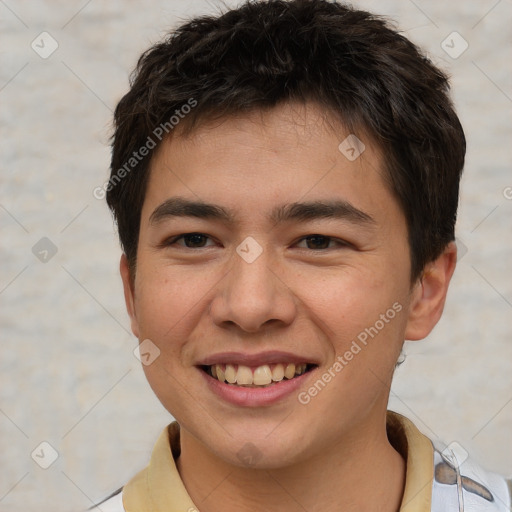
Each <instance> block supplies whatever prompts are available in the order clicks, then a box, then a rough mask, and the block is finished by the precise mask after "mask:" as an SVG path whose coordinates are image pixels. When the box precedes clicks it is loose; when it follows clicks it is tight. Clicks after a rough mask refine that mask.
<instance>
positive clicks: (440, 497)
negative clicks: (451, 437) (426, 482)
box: [432, 443, 511, 512]
mask: <svg viewBox="0 0 512 512" xmlns="http://www.w3.org/2000/svg"><path fill="white" fill-rule="evenodd" d="M456 444H457V443H452V445H456ZM452 445H449V446H448V447H446V448H444V449H442V448H441V447H439V446H436V443H434V481H433V486H432V512H438V511H446V510H467V511H473V510H474V511H478V512H508V511H510V506H511V482H510V480H507V479H506V478H505V477H504V476H502V475H499V474H497V473H493V472H492V471H487V470H485V469H484V468H482V467H481V466H480V465H479V464H478V463H477V462H475V461H474V460H473V459H472V458H471V457H469V456H468V454H467V453H466V452H465V451H464V450H463V449H461V447H458V445H457V446H455V447H454V446H452ZM461 507H462V508H461Z"/></svg>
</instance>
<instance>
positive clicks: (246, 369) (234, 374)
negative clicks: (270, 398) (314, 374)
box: [201, 362, 316, 388]
mask: <svg viewBox="0 0 512 512" xmlns="http://www.w3.org/2000/svg"><path fill="white" fill-rule="evenodd" d="M315 367H316V365H314V364H309V363H299V364H295V363H285V362H284V363H275V364H263V365H260V366H253V367H251V366H245V365H242V364H212V365H203V366H201V368H202V370H203V371H204V372H206V373H207V374H208V375H209V376H210V377H213V378H214V379H217V380H218V381H219V382H222V383H228V384H231V385H233V386H240V387H247V388H265V387H269V386H272V385H274V384H276V383H278V382H281V381H283V380H292V379H294V378H296V377H299V376H301V375H303V374H304V373H307V372H308V371H311V370H312V369H313V368H315Z"/></svg>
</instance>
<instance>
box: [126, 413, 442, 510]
mask: <svg viewBox="0 0 512 512" xmlns="http://www.w3.org/2000/svg"><path fill="white" fill-rule="evenodd" d="M387 429H388V435H389V438H390V442H391V443H392V444H393V446H394V447H395V448H396V450H398V451H399V452H400V453H401V454H402V455H403V456H404V457H405V458H406V459H407V472H406V482H405V490H404V496H403V498H402V504H401V506H400V512H430V509H431V497H432V481H433V475H434V452H433V447H432V443H431V442H430V440H429V439H428V438H427V437H425V436H424V435H423V434H422V433H421V432H420V431H419V430H418V429H417V428H416V427H415V426H414V424H413V423H412V422H411V421H409V420H408V419H407V418H405V417H404V416H401V415H400V414H397V413H395V412H391V411H388V414H387ZM179 453H180V427H179V425H178V423H177V422H176V421H174V422H173V423H171V424H170V425H169V426H168V427H167V428H165V429H164V431H163V432H162V434H160V437H159V438H158V441H157V442H156V444H155V447H154V448H153V453H152V455H151V460H150V462H149V465H148V466H147V467H146V468H145V469H143V470H142V471H140V472H139V473H138V474H137V475H135V477H133V478H132V479H131V480H130V481H129V482H128V484H127V485H125V487H124V488H123V505H124V508H125V510H126V512H141V511H144V512H197V508H196V507H195V505H194V503H193V502H192V499H191V498H190V496H189V495H188V493H187V490H186V489H185V486H184V485H183V482H182V480H181V478H180V475H179V473H178V469H177V468H176V464H175V462H174V461H175V459H176V458H177V457H178V456H179Z"/></svg>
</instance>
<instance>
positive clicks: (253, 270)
mask: <svg viewBox="0 0 512 512" xmlns="http://www.w3.org/2000/svg"><path fill="white" fill-rule="evenodd" d="M268 252H269V251H266V250H264V251H263V252H262V253H261V255H260V256H259V257H258V258H257V259H256V260H255V261H252V262H251V263H249V262H247V261H245V260H244V259H243V258H242V257H240V256H239V255H238V254H235V255H234V263H233V266H232V267H231V270H230V271H229V272H228V273H227V275H226V276H225V278H224V279H222V281H221V282H220V283H219V288H218V290H217V293H216V295H215V297H214V298H213V300H212V303H211V307H210V314H211V316H212V318H213V321H214V323H215V324H216V325H218V326H219V327H224V328H227V327H230V326H231V327H233V326H237V327H238V328H239V329H241V330H243V331H245V332H248V333H256V332H259V331H262V330H263V331H264V330H266V329H269V328H270V327H271V326H275V327H279V326H280V327H283V326H287V325H290V324H291V323H292V322H293V320H294V318H295V315H296V305H297V301H296V300H294V299H295V296H294V294H293V291H292V290H291V288H290V287H289V285H288V284H287V283H285V282H283V280H282V279H281V278H280V277H279V276H278V274H277V270H278V269H277V268H276V267H277V265H276V262H275V259H272V258H270V257H269V254H268ZM272 267H274V268H272Z"/></svg>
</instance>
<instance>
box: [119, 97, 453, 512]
mask: <svg viewBox="0 0 512 512" xmlns="http://www.w3.org/2000/svg"><path fill="white" fill-rule="evenodd" d="M328 121H329V122H328ZM347 135H348V132H346V130H344V128H343V127H342V126H341V125H340V124H339V123H336V121H334V120H327V119H326V114H325V112H323V111H322V110H321V109H320V108H319V107H317V106H315V105H312V104H307V105H305V106H304V105H302V106H301V105H293V104H285V105H283V106H280V107H277V108H275V109H273V110H271V111H268V112H265V113H262V112H256V113H252V114H248V115H244V116H241V117H238V118H227V119H223V120H222V121H217V122H209V123H204V124H202V125H200V126H199V127H197V128H195V129H194V130H193V132H192V133H191V134H189V135H188V136H184V135H180V134H179V132H176V133H175V134H174V136H173V138H171V139H169V140H168V141H166V143H165V144H163V145H162V146H161V147H160V148H159V150H158V152H157V153H156V154H155V155H154V158H153V161H152V167H151V175H150V179H149V184H148V189H147V192H146V197H145V201H144V205H143V209H142V215H141V229H140V235H139V236H140V238H139V246H138V254H137V270H136V275H135V276H130V273H129V270H128V264H127V261H126V258H125V256H123V257H122V258H121V275H122V278H123V283H124V290H125V298H126V304H127V309H128V313H129V315H130V317H131V323H132V330H133V332H134V334H135V336H137V337H138V338H139V339H140V340H145V339H147V338H149V339H150V340H151V341H152V342H153V343H155V344H156V345H157V346H158V347H159V348H160V350H161V354H160V356H159V357H158V358H157V359H156V360H155V361H154V362H153V363H152V364H151V365H148V366H144V371H145V372H146V376H147V379H148V381H149V383H150V385H151V387H152V389H153V390H154V392H155V393H156V395H157V396H158V398H159V399H160V400H161V402H162V404H163V405H164V406H165V407H166V409H167V410H168V411H169V412H170V413H171V414H172V415H173V416H174V417H175V418H176V419H177V420H178V422H179V424H180V426H181V449H182V451H181V456H180V457H179V458H178V460H177V467H178V470H179V472H180V475H181V478H182V479H183V482H184V484H185V486H186V488H187V490H188V492H189V494H190V496H191V497H192V499H193V501H194V503H196V504H197V506H198V508H199V509H200V510H201V512H217V511H218V512H220V511H221V510H222V511H223V512H226V511H227V512H230V511H235V510H236V511H238V512H240V511H242V512H244V511H254V510H267V511H276V512H277V511H282V510H287V511H295V510H297V511H303V510H307V511H308V512H316V511H322V512H326V511H328V512H329V511H335V510H336V511H339V510H343V511H356V510H357V511H358V512H361V511H375V510H380V511H384V512H386V511H396V510H398V509H399V507H400V502H401V497H402V494H403V488H404V479H405V462H404V460H403V459H402V457H401V456H400V455H399V454H398V453H397V452H396V451H395V450H394V448H393V447H392V446H391V445H390V443H389V441H388V439H387V436H386V427H385V416H386V407H387V402H388V395H389V387H390V385H391V379H392V375H393V370H394V367H395V364H396V360H397V357H398V355H399V353H400V350H401V347H402V344H403V340H404V339H410V340H416V339H422V338H424V337H425V336H426V335H427V334H428V333H429V332H430V331H431V330H432V328H433V327H434V326H435V324H436V323H437V321H438V320H439V318H440V316H441V313H442V309H443V306H444V301H445V298H446V293H447V289H448V284H449V281H450V278H451V275H452V273H453V270H454V267H455V261H456V248H455V244H453V243H452V244H449V245H448V246H447V248H446V250H445V252H444V253H443V254H442V255H441V256H440V257H439V258H438V259H437V260H436V261H434V262H431V263H430V264H428V265H427V267H426V268H425V271H424V273H423V275H422V276H421V278H420V279H418V280H417V281H416V282H414V283H411V281H410V268H411V263H410V255H409V246H408V241H407V240H408V239H407V227H406V221H405V217H404V214H403V213H402V211H401V209H400V207H399V205H398V203H397V201H396V200H395V198H394V197H393V195H392V194H391V192H390V191H389V189H388V188H387V186H386V185H385V184H384V181H383V179H382V174H383V172H384V171H383V167H382V163H381V162H382V158H381V155H380V153H379V150H378V148H377V147H376V145H375V144H374V143H372V141H371V140H370V139H369V138H367V137H365V136H364V135H362V134H358V135H359V138H361V139H362V140H363V141H364V143H365V146H366V149H365V151H364V153H362V155H361V156H360V157H359V158H357V159H356V160H355V161H353V162H351V161H349V160H348V159H347V158H346V157H345V156H344V155H343V154H342V153H341V152H340V151H339V150H338V145H339V144H340V142H341V141H342V140H343V139H345V137H346V136H347ZM170 197H183V198H186V199H190V200H198V199H200V200H202V201H206V202H209V203H215V204H218V205H220V206H223V207H224V208H228V209H230V210H232V212H233V215H234V217H235V220H234V222H233V224H232V225H228V224H225V223H224V222H223V221H219V220H212V219H198V218H191V217H173V218H167V219H164V220H162V221H161V222H159V223H153V224H152V223H151V222H150V216H151V214H152V212H153V211H154V210H155V209H156V208H157V207H158V206H159V205H160V204H161V203H163V202H164V201H165V200H167V199H168V198H170ZM332 199H343V200H345V201H348V202H350V203H351V204H352V205H353V206H355V207H356V208H358V209H359V210H362V211H364V212H365V213H366V214H368V215H369V216H371V217H372V218H373V223H370V224H369V225H367V224H364V225H362V224H360V223H356V222H353V221H351V220H350V219H316V220H312V221H307V222H303V221H291V222H286V223H283V224H275V223H271V222H269V221H268V220H267V218H266V215H267V214H268V212H270V211H271V210H272V208H274V207H275V206H276V205H282V204H285V203H292V202H296V201H315V200H323V201H327V200H332ZM191 232H196V233H197V232H198V233H204V234H205V235H207V236H208V237H210V238H204V239H203V238H200V240H202V245H204V246H203V247H197V242H196V246H192V247H187V246H186V243H189V245H190V240H189V242H186V241H185V240H184V239H183V238H181V239H180V240H179V241H177V242H176V243H175V244H174V245H169V244H168V245H165V243H164V242H165V241H166V240H168V239H169V238H170V237H172V236H177V235H180V234H183V233H191ZM314 234H319V235H323V236H325V237H332V238H331V240H330V241H329V239H321V240H323V241H324V242H325V244H322V243H320V244H319V245H320V248H317V247H318V244H316V245H315V244H311V243H310V241H309V242H308V241H306V240H305V239H304V238H305V237H307V236H309V235H314ZM248 236H251V237H253V238H254V239H255V240H256V241H257V242H258V243H259V244H260V246H261V247H262V249H263V252H262V253H261V255H260V256H259V257H258V258H257V259H256V260H255V261H254V262H253V263H250V264H249V263H247V262H246V261H244V260H243V259H242V258H241V257H240V256H239V255H238V254H237V252H236V247H237V246H238V245H239V244H240V243H241V242H242V241H243V240H244V239H245V238H246V237H248ZM338 239H339V240H343V241H345V242H348V245H347V244H341V243H337V242H336V240H338ZM196 240H197V239H196ZM310 240H311V239H310ZM397 302H398V303H399V304H400V305H401V306H402V310H401V312H400V313H398V314H397V315H396V316H395V317H394V318H393V319H392V320H391V321H389V323H386V325H385V327H384V328H383V329H381V330H380V331H379V333H378V335H377V336H375V337H374V338H373V339H371V340H370V342H369V343H368V344H367V346H365V347H364V348H363V349H362V350H361V351H360V352H359V353H358V354H357V355H356V356H354V358H353V359H352V360H351V361H350V362H349V363H348V364H347V365H346V366H345V367H344V368H343V370H342V371H341V372H339V373H338V374H337V375H336V377H335V378H333V379H332V380H331V382H330V383H329V384H328V385H327V386H325V388H324V389H322V391H321V392H320V393H318V395H317V396H315V397H314V399H312V400H311V401H310V402H309V403H308V404H306V405H303V404H301V403H299V401H298V400H297V394H296V393H292V394H291V395H290V396H288V397H286V398H285V399H284V400H282V401H280V402H279V403H277V404H274V405H269V406H266V407H256V408H255V407H240V406H236V405H233V404H230V403H227V402H226V401H224V400H222V399H221V398H219V397H217V395H215V394H213V393H212V392H211V391H210V390H209V388H208V387H207V386H206V384H205V379H204V378H203V375H201V374H200V370H198V369H197V368H196V366H195V365H196V364H197V363H198V361H199V360H200V359H201V358H204V357H206V356H208V355H210V354H213V353H218V352H223V351H240V352H247V353H251V354H254V353H259V352H262V351H265V350H273V349H277V350H284V351H289V352H293V353H296V354H300V355H303V356H307V357H310V358H311V359H312V360H315V361H318V362H319V367H318V369H317V370H315V372H314V376H313V373H312V374H311V375H310V376H309V380H308V381H307V383H306V384H304V386H303V388H301V390H302V391H304V390H306V391H307V388H308V387H310V386H311V385H312V384H313V383H314V382H315V381H316V380H317V379H318V378H319V377H320V376H321V374H323V373H324V372H326V371H327V370H328V369H329V368H330V367H331V366H332V365H333V362H334V361H335V358H336V356H338V355H342V354H344V353H345V352H346V351H347V350H348V349H349V347H350V344H351V342H352V340H354V339H355V338H356V337H357V335H358V334H359V333H360V332H361V331H363V330H364V329H365V328H367V327H369V326H373V325H375V323H376V321H377V320H378V319H379V317H380V315H381V314H383V313H385V312H386V311H387V310H388V309H389V308H391V307H392V305H393V304H395V303H397ZM301 390H299V391H301ZM248 442H250V443H252V444H253V445H254V446H255V447H256V448H255V450H256V451H257V453H258V458H257V461H256V462H255V463H254V462H253V463H251V464H248V463H244V462H243V461H241V460H240V459H239V457H237V453H238V452H239V451H240V450H241V449H242V448H243V447H244V445H245V444H246V443H248ZM199 461H200V462H199Z"/></svg>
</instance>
